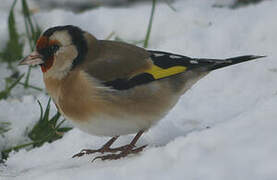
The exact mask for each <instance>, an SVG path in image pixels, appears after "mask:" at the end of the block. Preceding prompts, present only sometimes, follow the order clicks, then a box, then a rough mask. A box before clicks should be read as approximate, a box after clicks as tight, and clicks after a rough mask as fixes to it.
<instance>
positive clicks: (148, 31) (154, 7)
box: [143, 0, 156, 48]
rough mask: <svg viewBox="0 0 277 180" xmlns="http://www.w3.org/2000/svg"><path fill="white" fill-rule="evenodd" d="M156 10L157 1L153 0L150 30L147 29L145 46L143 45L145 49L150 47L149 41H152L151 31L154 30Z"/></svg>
mask: <svg viewBox="0 0 277 180" xmlns="http://www.w3.org/2000/svg"><path fill="white" fill-rule="evenodd" d="M155 9H156V0H152V9H151V15H150V19H149V23H148V28H147V32H146V36H145V40H144V44H143V47H144V48H147V47H148V43H149V39H150V34H151V29H152V24H153V18H154V13H155Z"/></svg>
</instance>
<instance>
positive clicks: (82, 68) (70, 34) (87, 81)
mask: <svg viewBox="0 0 277 180" xmlns="http://www.w3.org/2000/svg"><path fill="white" fill-rule="evenodd" d="M263 57H265V56H255V55H244V56H238V57H232V58H226V59H209V58H191V57H187V56H183V55H179V54H175V53H169V52H163V51H156V50H147V49H144V48H142V47H138V46H135V45H132V44H128V43H125V42H119V41H112V40H98V39H96V37H95V36H93V35H92V34H91V33H89V32H87V31H84V30H82V29H81V28H79V27H77V26H74V25H64V26H54V27H50V28H49V29H47V30H46V31H44V33H43V34H42V35H41V36H40V37H39V39H38V40H37V43H36V48H35V50H34V51H33V52H32V53H30V54H29V55H28V56H26V57H25V58H23V59H21V61H20V62H19V65H31V66H34V65H39V66H40V67H41V70H42V73H43V80H44V84H45V87H46V91H47V92H48V94H49V95H50V96H51V98H52V100H53V102H54V103H55V105H56V107H57V109H58V111H59V112H60V113H61V114H62V115H63V116H64V117H65V118H66V119H67V120H69V121H71V122H72V124H73V125H74V126H75V127H77V128H79V129H80V130H81V131H84V132H86V133H88V134H91V135H96V136H108V137H111V139H110V140H109V141H108V142H107V143H105V144H104V145H103V146H102V147H100V148H99V149H94V150H93V149H83V150H81V151H80V152H79V153H77V154H75V155H74V156H73V157H81V156H83V155H88V154H93V153H102V155H101V156H97V157H95V158H94V159H93V161H94V160H96V159H101V160H116V159H120V158H123V157H126V156H128V155H130V154H137V153H139V152H141V151H143V149H144V148H145V147H146V146H147V145H144V146H141V147H136V143H137V141H138V139H139V138H140V137H141V136H142V134H143V133H144V132H145V131H147V130H149V129H150V128H151V127H152V126H154V125H155V124H157V123H158V122H159V120H161V119H162V118H163V117H164V116H165V115H166V114H167V113H168V112H169V111H170V110H171V109H172V108H173V107H174V106H175V105H176V103H177V102H178V100H179V99H180V97H181V96H182V95H183V94H184V93H185V92H186V91H187V90H189V89H190V88H191V87H192V86H193V85H194V84H195V83H196V82H198V81H199V80H200V79H202V78H203V77H205V76H206V75H208V74H209V73H210V72H211V71H213V70H216V69H220V68H223V67H227V66H230V65H234V64H238V63H242V62H246V61H249V60H254V59H258V58H263ZM135 133H136V135H135V137H134V138H133V139H132V141H131V142H130V143H129V144H127V145H123V146H120V147H116V148H112V147H111V146H112V144H113V143H114V142H115V141H116V140H117V139H118V137H119V136H121V135H127V134H135ZM104 153H107V154H104ZM103 154H104V155H103Z"/></svg>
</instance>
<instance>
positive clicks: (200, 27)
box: [0, 0, 277, 180]
mask: <svg viewBox="0 0 277 180" xmlns="http://www.w3.org/2000/svg"><path fill="white" fill-rule="evenodd" d="M218 2H219V1H216V0H205V1H204V0H203V1H195V0H186V1H181V0H180V1H176V2H175V3H173V6H174V7H175V8H176V9H177V12H174V11H172V10H171V9H170V8H169V7H168V6H167V5H166V4H164V3H161V4H158V5H157V11H156V14H155V17H154V24H153V30H152V34H151V37H150V47H149V49H157V50H164V51H169V52H175V53H179V54H183V55H187V56H192V57H209V58H227V57H231V56H239V55H245V54H254V55H267V56H268V57H267V58H264V59H260V60H257V61H251V62H247V63H243V64H239V65H234V66H232V67H228V68H224V69H220V70H217V71H215V72H212V73H210V74H209V75H208V76H206V77H205V78H203V79H202V80H200V81H199V82H198V83H197V84H196V85H195V86H194V87H193V88H192V89H191V90H189V91H188V92H187V93H186V94H184V95H183V96H182V98H181V99H180V101H179V103H178V104H177V105H176V106H175V107H174V108H173V110H172V111H171V112H170V113H169V114H168V115H167V116H166V117H165V118H164V119H162V120H161V121H160V123H159V124H158V125H157V126H155V127H153V128H152V129H150V130H149V132H147V133H145V134H144V135H143V137H142V138H141V139H140V140H139V141H138V144H137V145H138V146H141V145H144V144H148V145H149V146H148V147H147V148H146V149H145V150H144V151H143V152H142V153H140V154H137V155H132V156H129V157H127V158H124V159H120V160H116V161H104V162H102V161H95V162H94V163H91V162H90V161H91V160H92V159H93V158H94V157H95V155H91V156H85V157H82V158H76V159H72V158H71V156H72V155H73V154H75V153H77V152H79V151H80V150H81V149H83V148H94V149H95V148H98V147H100V146H101V145H102V144H104V143H105V141H107V140H108V138H106V137H96V136H91V135H88V134H85V133H83V132H81V131H79V130H78V129H73V130H71V131H70V132H68V133H66V134H65V136H64V137H63V138H62V139H60V140H57V141H55V142H53V143H51V144H44V145H43V146H42V147H39V148H35V149H32V150H30V151H26V150H20V151H19V152H13V153H11V154H10V157H9V158H8V159H7V161H6V162H5V166H4V165H3V166H1V167H0V179H1V180H30V179H37V180H48V179H67V180H71V179H72V180H73V179H74V180H75V179H114V180H117V179H138V180H140V179H160V180H163V179H197V180H198V179H205V180H217V179H218V180H222V179H224V180H228V179H230V180H234V179H242V180H245V179H251V180H255V179H257V180H261V179H266V180H274V179H276V178H277V162H276V159H277V141H276V140H275V139H274V137H276V135H277V131H276V128H277V121H276V117H277V111H276V107H277V78H276V76H277V74H276V72H277V62H276V58H277V52H276V46H277V36H276V32H277V21H276V20H275V19H274V17H276V15H277V11H276V9H277V1H264V2H262V3H259V4H255V5H250V6H246V7H243V8H239V9H228V8H213V7H212V6H213V5H214V4H215V3H218ZM225 3H226V4H228V3H233V1H231V0H226V1H225ZM223 4H224V3H223ZM150 9H151V4H150V3H142V4H136V5H135V6H131V7H129V8H120V7H117V8H104V7H103V8H98V9H94V10H90V11H86V12H84V13H80V14H74V13H72V12H69V11H65V10H61V9H56V10H53V11H41V12H39V13H38V14H36V18H37V20H38V22H39V24H41V25H42V26H43V28H44V29H47V28H48V27H50V26H54V25H65V24H74V25H77V26H80V27H81V28H83V29H85V30H87V31H89V32H91V33H92V34H94V35H95V36H96V37H97V38H99V39H104V38H106V37H107V36H108V35H109V34H110V33H111V32H113V31H114V32H115V33H116V35H117V36H119V37H120V38H122V39H124V40H130V41H131V40H142V39H143V38H144V36H145V31H146V27H147V24H148V18H149V17H148V16H149V14H150ZM5 13H7V12H4V10H3V11H2V9H1V10H0V14H1V16H0V17H1V18H0V22H1V23H2V24H4V23H5V21H6V18H7V14H5ZM2 15H3V16H2ZM21 30H23V29H21ZM6 36H7V27H6V25H3V26H1V27H0V40H1V42H2V41H3V42H5V41H6V40H7V37H6ZM0 48H2V45H1V46H0ZM0 69H1V71H0V76H1V81H0V85H1V87H2V85H3V82H4V81H3V80H2V78H4V77H6V76H7V75H5V74H9V73H10V72H9V71H8V70H6V66H5V65H3V64H1V65H0ZM20 70H21V71H22V72H25V71H26V70H27V68H26V67H20ZM31 82H32V84H35V85H37V86H40V87H44V85H43V83H42V76H41V72H40V70H39V69H35V70H34V72H33V73H32V79H31ZM37 99H39V100H40V101H41V102H42V104H44V105H45V104H46V102H47V99H48V97H47V95H45V94H44V93H39V92H36V91H27V92H26V91H22V88H17V89H15V91H14V92H13V96H12V97H10V98H9V99H7V100H6V101H3V100H2V101H0V121H9V122H11V123H12V130H10V131H9V132H7V133H6V134H5V137H0V149H5V147H10V146H11V145H16V144H20V143H23V142H26V141H27V140H28V139H27V137H26V128H27V127H31V126H32V124H34V123H35V121H36V120H37V119H38V117H39V113H40V112H39V107H38V105H37V103H36V100H37ZM52 108H53V109H54V106H53V105H52ZM53 112H54V111H53ZM132 137H133V135H128V136H122V137H120V138H119V140H118V141H116V143H115V146H119V145H123V144H126V143H128V142H129V141H130V140H131V139H132Z"/></svg>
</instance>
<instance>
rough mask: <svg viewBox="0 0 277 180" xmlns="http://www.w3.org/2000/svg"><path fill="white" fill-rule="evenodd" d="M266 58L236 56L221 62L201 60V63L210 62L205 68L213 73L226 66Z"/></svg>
mask: <svg viewBox="0 0 277 180" xmlns="http://www.w3.org/2000/svg"><path fill="white" fill-rule="evenodd" d="M264 57H266V56H254V55H247V56H238V57H232V58H228V59H223V60H213V59H202V60H203V61H210V63H211V64H210V65H208V66H206V67H207V70H208V71H213V70H215V69H219V68H223V67H226V66H231V65H233V64H238V63H242V62H246V61H250V60H254V59H259V58H264Z"/></svg>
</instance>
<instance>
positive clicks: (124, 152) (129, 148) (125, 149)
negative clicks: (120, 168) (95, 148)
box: [92, 144, 147, 162]
mask: <svg viewBox="0 0 277 180" xmlns="http://www.w3.org/2000/svg"><path fill="white" fill-rule="evenodd" d="M146 146H147V145H144V146H141V147H139V148H135V149H134V146H133V145H132V144H128V145H125V146H121V147H118V148H115V149H116V151H121V152H120V153H119V154H108V155H104V156H97V157H95V158H94V159H93V160H92V162H94V161H95V160H97V159H101V160H102V161H105V160H116V159H120V158H123V157H126V156H128V155H129V154H136V153H139V152H141V151H142V150H143V149H144V148H145V147H146Z"/></svg>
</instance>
